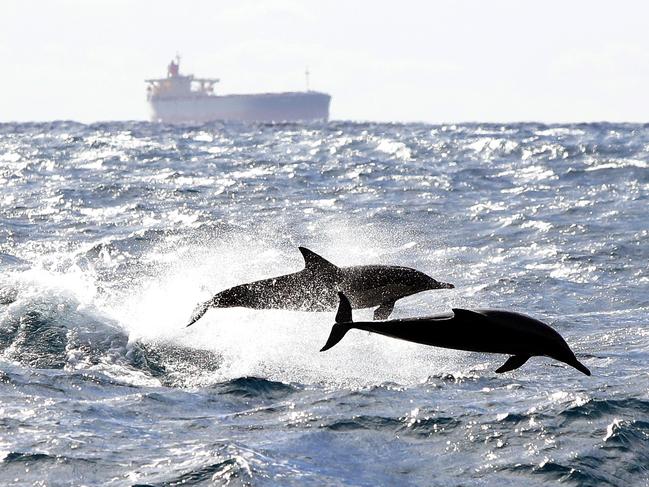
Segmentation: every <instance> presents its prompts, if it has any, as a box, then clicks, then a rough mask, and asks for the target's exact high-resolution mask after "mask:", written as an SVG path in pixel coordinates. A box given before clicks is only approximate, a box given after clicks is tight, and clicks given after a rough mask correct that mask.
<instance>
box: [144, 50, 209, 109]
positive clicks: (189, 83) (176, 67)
mask: <svg viewBox="0 0 649 487" xmlns="http://www.w3.org/2000/svg"><path fill="white" fill-rule="evenodd" d="M144 81H145V82H146V83H147V99H148V100H149V101H151V100H152V99H155V98H187V97H201V96H210V95H214V85H215V84H216V83H218V82H219V81H220V80H219V78H195V77H194V75H191V74H189V75H182V74H180V57H178V56H176V59H175V60H172V61H171V62H170V63H169V66H168V67H167V77H166V78H154V79H147V80H144Z"/></svg>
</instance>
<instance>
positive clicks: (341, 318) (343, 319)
mask: <svg viewBox="0 0 649 487" xmlns="http://www.w3.org/2000/svg"><path fill="white" fill-rule="evenodd" d="M338 297H339V298H340V304H339V305H338V312H337V313H336V324H335V325H334V326H333V327H332V328H331V333H330V334H329V339H328V340H327V343H325V346H324V347H322V348H321V349H320V351H321V352H324V351H326V350H329V349H330V348H331V347H333V346H334V345H336V344H337V343H338V342H339V341H340V340H342V339H343V337H344V336H345V334H346V333H347V332H348V331H349V330H351V329H352V326H353V322H352V306H351V304H349V299H347V296H345V295H344V294H343V293H338Z"/></svg>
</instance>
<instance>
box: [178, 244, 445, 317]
mask: <svg viewBox="0 0 649 487" xmlns="http://www.w3.org/2000/svg"><path fill="white" fill-rule="evenodd" d="M299 249H300V252H301V253H302V256H303V257H304V269H302V270H301V271H299V272H295V273H293V274H286V275H284V276H278V277H273V278H270V279H263V280H261V281H255V282H250V283H247V284H241V285H239V286H234V287H231V288H229V289H226V290H224V291H221V292H220V293H218V294H216V295H215V296H214V297H213V298H212V299H210V300H208V301H206V302H204V303H202V304H200V305H198V306H197V307H196V309H195V310H194V312H193V314H192V316H191V319H190V323H189V325H187V326H191V325H193V324H194V323H195V322H196V321H198V320H199V319H200V318H201V317H202V316H203V315H204V314H205V313H206V312H207V310H208V309H210V308H231V307H237V306H241V307H244V308H253V309H289V310H296V311H332V310H334V309H336V305H337V304H338V298H337V296H336V292H337V291H343V292H345V293H346V294H347V295H348V296H349V299H350V301H351V304H352V306H354V308H373V307H375V306H378V308H377V309H376V310H375V311H374V319H375V320H376V319H386V318H388V317H389V316H390V314H391V313H392V310H393V309H394V303H395V302H396V301H397V300H398V299H401V298H403V297H405V296H410V295H412V294H416V293H419V292H422V291H428V290H431V289H451V288H453V287H455V286H453V284H448V283H446V282H439V281H436V280H435V279H433V278H432V277H430V276H427V275H426V274H424V273H423V272H419V271H417V270H415V269H411V268H409V267H399V266H387V265H363V266H351V267H338V266H337V265H335V264H332V263H331V262H329V261H328V260H327V259H325V258H323V257H321V256H319V255H318V254H316V253H315V252H313V251H311V250H309V249H307V248H305V247H299Z"/></svg>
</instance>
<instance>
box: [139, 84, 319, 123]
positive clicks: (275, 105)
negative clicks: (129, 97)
mask: <svg viewBox="0 0 649 487" xmlns="http://www.w3.org/2000/svg"><path fill="white" fill-rule="evenodd" d="M330 101H331V97H330V96H329V95H327V94H326V93H319V92H315V91H307V92H289V93H266V94H251V95H223V96H216V95H191V96H178V97H161V96H153V97H151V98H150V99H149V106H150V110H151V113H150V116H151V121H152V122H163V123H181V122H210V121H215V120H223V121H241V122H295V121H310V120H324V121H326V120H328V119H329V102H330Z"/></svg>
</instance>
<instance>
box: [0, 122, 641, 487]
mask: <svg viewBox="0 0 649 487" xmlns="http://www.w3.org/2000/svg"><path fill="white" fill-rule="evenodd" d="M0 184H1V185H2V187H1V189H0V269H1V273H0V485H20V486H22V485H52V486H54V485H62V486H64V485H69V486H73V485H74V486H76V485H115V486H122V485H160V486H173V485H262V486H268V485H296V486H304V485H354V486H375V485H444V486H455V485H494V484H497V485H502V486H508V485H511V486H518V485H555V484H556V483H558V482H561V483H563V484H565V485H649V372H648V369H647V362H648V361H649V328H648V327H647V312H648V310H649V292H648V291H649V269H648V263H649V247H648V245H647V240H648V237H649V204H648V203H649V125H632V124H581V125H541V124H512V125H498V124H466V125H424V124H406V125H402V124H370V123H343V122H332V123H328V124H310V125H300V124H285V125H237V124H227V125H224V124H208V125H200V126H179V127H173V126H164V125H157V124H148V123H139V122H138V123H135V122H133V123H131V122H123V123H101V124H92V125H83V124H78V123H73V122H56V123H49V124H2V125H0ZM300 245H303V246H306V247H309V248H311V249H312V250H314V251H316V252H318V253H320V254H321V255H323V256H324V257H326V258H328V259H329V260H331V261H332V262H334V263H336V264H339V265H354V264H372V263H381V264H395V265H406V266H411V267H415V268H417V269H420V270H422V271H424V272H426V273H428V274H430V275H431V276H433V277H435V278H436V279H438V280H442V281H447V282H452V283H454V284H455V285H456V288H455V289H449V290H439V291H431V292H426V293H421V294H417V295H415V296H411V297H409V298H406V299H403V300H400V301H398V302H397V305H396V307H395V311H394V314H393V317H406V316H417V315H425V314H433V313H438V312H444V311H449V310H450V309H451V308H452V307H465V308H471V307H483V308H484V307H492V308H502V309H510V310H515V311H521V312H524V313H527V314H529V315H532V316H534V317H536V318H539V319H542V320H544V321H546V322H547V323H549V324H551V325H552V326H553V327H554V328H555V329H557V330H558V331H559V332H560V333H561V334H562V335H563V336H564V337H565V339H566V341H567V342H568V343H569V344H570V346H571V347H572V348H573V350H574V351H575V352H576V354H577V356H578V358H579V359H580V360H581V361H582V362H583V363H584V364H585V365H586V366H587V367H589V368H590V369H591V371H592V373H593V375H592V376H591V377H586V376H584V375H582V374H580V373H579V372H578V371H576V370H575V369H572V368H569V367H567V366H564V365H563V364H560V363H558V362H556V361H552V360H550V359H545V358H539V357H535V358H532V359H531V360H530V361H529V362H528V363H527V364H525V365H524V366H523V367H522V368H520V369H518V370H516V371H513V372H510V373H506V374H496V373H494V370H495V369H496V368H497V367H499V366H500V365H501V364H502V363H503V362H504V361H505V359H506V356H502V355H487V354H479V353H466V352H457V351H451V350H444V349H437V348H432V347H425V346H421V345H416V344H412V343H406V342H402V341H398V340H393V339H389V338H386V337H381V336H378V335H371V334H368V333H365V332H361V331H358V330H353V331H351V332H350V333H348V335H347V336H346V337H345V339H344V340H343V341H342V342H341V343H340V344H338V345H337V346H336V347H334V348H333V349H332V350H330V351H328V352H326V353H320V352H319V351H318V350H319V349H320V348H321V347H322V345H323V344H324V343H325V341H326V338H327V336H328V335H329V331H330V328H331V325H332V323H333V318H334V317H333V315H334V313H301V312H289V311H277V310H275V311H255V310H247V309H238V308H233V309H216V310H211V311H209V312H208V314H207V315H206V316H205V317H204V318H203V319H202V320H200V321H199V322H198V323H196V324H195V325H194V326H192V327H190V328H185V324H186V323H187V320H188V318H189V316H190V314H191V312H192V310H193V308H194V306H195V305H196V304H197V303H198V302H200V301H202V300H205V299H207V298H208V297H210V296H211V295H212V294H214V293H216V292H218V291H220V290H222V289H224V288H226V287H229V286H232V285H235V284H238V283H242V282H247V281H250V280H253V279H258V278H264V277H270V276H273V275H279V274H284V273H288V272H293V271H296V270H299V269H301V267H302V266H303V262H302V259H301V256H300V254H299V252H298V250H297V247H298V246H300ZM354 316H355V318H357V319H362V318H368V317H370V316H371V310H359V311H355V312H354Z"/></svg>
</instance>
